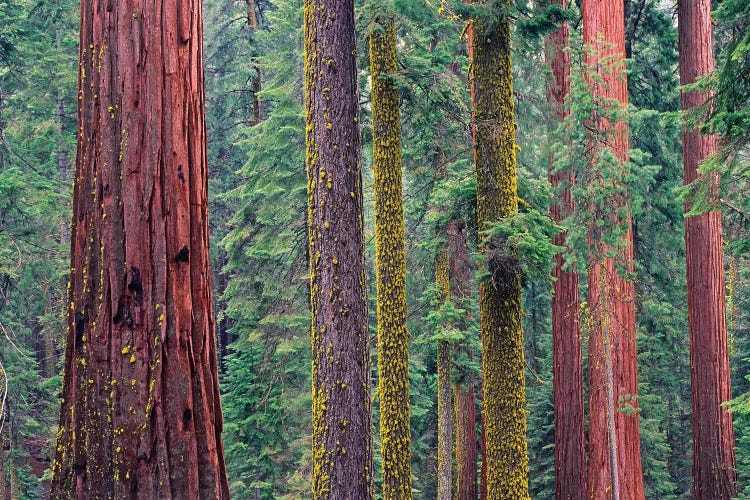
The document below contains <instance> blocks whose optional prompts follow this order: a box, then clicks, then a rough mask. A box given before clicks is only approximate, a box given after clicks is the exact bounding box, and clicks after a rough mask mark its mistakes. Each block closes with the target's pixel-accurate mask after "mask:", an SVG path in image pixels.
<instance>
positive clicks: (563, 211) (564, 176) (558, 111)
mask: <svg viewBox="0 0 750 500" xmlns="http://www.w3.org/2000/svg"><path fill="white" fill-rule="evenodd" d="M551 3H557V4H559V5H560V6H561V7H563V8H566V7H567V0H552V2H551ZM568 36H569V32H568V23H567V21H563V22H562V24H561V25H560V28H558V29H557V31H555V32H554V33H552V34H551V35H549V36H548V37H547V39H546V41H545V45H546V54H547V62H548V64H549V65H550V67H551V68H552V74H551V75H550V76H549V77H548V79H547V103H548V104H549V105H550V108H551V109H550V134H551V135H552V133H553V131H554V128H555V127H557V126H558V125H559V123H560V122H561V121H562V120H564V119H565V117H566V116H568V115H569V114H570V110H569V108H568V104H567V102H566V100H567V99H569V98H570V53H569V52H568V50H567V47H568ZM549 159H550V167H549V168H550V172H549V180H550V184H551V185H552V187H553V189H556V190H557V191H559V192H560V195H559V196H558V197H557V200H556V201H555V202H553V204H552V206H551V207H550V215H551V216H552V219H553V220H554V221H555V222H560V221H562V220H563V219H564V218H565V217H567V216H568V215H569V214H570V213H571V212H572V211H573V210H574V208H575V205H574V203H573V195H572V193H571V191H570V186H571V184H572V181H573V172H572V170H573V165H572V164H568V165H555V164H554V158H553V155H552V154H551V153H550V157H549ZM553 243H554V244H555V245H558V246H561V247H565V246H566V238H565V233H560V234H556V235H555V236H554V238H553ZM562 265H563V254H558V255H556V256H555V266H554V268H553V270H552V276H553V277H554V278H555V282H554V284H553V296H552V365H553V366H552V386H553V399H554V405H555V495H556V497H557V498H558V499H564V500H583V499H584V498H585V497H586V491H587V489H588V488H587V487H586V481H587V480H588V475H587V473H588V471H587V469H586V431H585V423H584V406H583V359H582V356H583V354H582V352H583V351H582V348H581V328H580V324H579V315H578V307H579V299H578V273H577V272H575V271H565V270H563V268H562Z"/></svg>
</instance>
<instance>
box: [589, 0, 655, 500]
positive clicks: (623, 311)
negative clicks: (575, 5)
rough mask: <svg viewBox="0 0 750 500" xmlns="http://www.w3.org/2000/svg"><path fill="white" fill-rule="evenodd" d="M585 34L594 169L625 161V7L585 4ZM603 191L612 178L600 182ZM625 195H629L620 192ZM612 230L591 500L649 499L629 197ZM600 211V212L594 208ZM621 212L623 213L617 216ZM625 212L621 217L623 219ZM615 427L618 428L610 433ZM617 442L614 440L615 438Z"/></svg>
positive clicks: (594, 295)
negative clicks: (605, 161)
mask: <svg viewBox="0 0 750 500" xmlns="http://www.w3.org/2000/svg"><path fill="white" fill-rule="evenodd" d="M582 13H583V36H584V43H585V44H586V58H585V59H586V67H587V71H589V72H591V73H596V74H597V77H595V78H592V77H591V76H590V75H588V76H587V77H588V78H589V83H590V84H591V86H592V89H593V93H594V102H595V103H596V104H597V105H598V106H600V107H601V108H603V109H599V110H598V111H597V116H595V117H593V123H592V124H591V126H592V128H593V129H595V133H594V134H592V137H591V142H590V145H589V149H590V153H591V160H590V161H591V165H590V168H591V169H592V170H593V169H594V168H595V163H596V158H597V155H598V153H599V152H600V151H601V149H602V148H604V147H609V148H611V150H612V153H613V154H614V155H615V156H616V157H617V159H618V161H620V162H626V161H628V149H629V140H628V131H627V124H626V123H625V122H624V121H623V120H622V119H620V120H618V121H616V122H615V123H612V122H611V120H610V119H608V117H607V115H608V114H609V113H608V112H609V111H612V110H613V109H614V108H613V106H620V107H625V106H627V102H628V94H627V80H626V77H625V75H624V73H623V72H624V70H625V60H624V57H625V22H624V6H623V2H621V1H617V0H584V1H583V5H582ZM593 182H594V183H595V184H596V183H599V184H597V185H605V184H606V183H607V182H611V181H610V180H608V179H603V178H600V177H595V178H594V180H593ZM621 193H626V191H625V190H624V189H623V190H622V191H621ZM607 204H608V206H607V209H608V211H607V214H609V215H607V214H604V215H602V214H601V213H597V214H595V218H596V217H604V218H605V219H606V218H609V220H610V221H611V223H612V224H623V225H625V226H626V227H624V228H621V230H622V231H623V232H624V236H623V238H624V239H625V241H624V243H623V245H622V246H621V250H620V251H619V255H618V258H617V259H615V258H613V257H608V256H607V252H608V251H609V248H608V246H607V245H606V244H605V243H603V242H602V239H601V238H600V236H599V235H598V234H597V229H596V228H592V230H591V233H590V244H591V248H592V250H591V254H590V258H589V277H588V290H589V292H588V295H589V308H590V322H589V485H588V487H589V495H588V496H589V498H595V499H609V498H617V499H619V498H622V499H625V498H627V499H639V498H643V497H644V490H643V474H642V471H641V455H640V438H639V432H640V423H639V420H638V378H637V371H636V343H635V303H634V298H635V297H634V287H633V282H632V281H631V280H630V279H628V277H627V276H623V275H622V273H621V270H622V269H623V268H624V269H625V270H627V271H628V272H629V273H631V272H632V271H633V233H632V222H631V218H630V210H629V201H628V200H627V197H626V196H625V195H619V196H615V197H613V198H612V199H609V200H608V201H607ZM592 210H598V209H595V208H594V209H592ZM618 212H619V215H614V214H616V213H618ZM623 214H624V215H623ZM610 422H614V429H612V428H611V427H612V426H611V425H610ZM612 438H614V439H612Z"/></svg>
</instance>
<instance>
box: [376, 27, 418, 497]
mask: <svg viewBox="0 0 750 500" xmlns="http://www.w3.org/2000/svg"><path fill="white" fill-rule="evenodd" d="M397 71H398V67H397V59H396V24H395V20H394V17H393V16H392V15H389V14H383V15H380V16H378V17H377V18H376V19H375V21H374V22H373V23H372V25H371V33H370V74H371V76H372V158H373V174H374V177H375V182H374V184H373V190H374V192H375V260H376V262H375V276H376V284H377V294H378V297H377V315H378V381H379V382H378V397H379V399H380V447H381V452H382V455H383V498H384V499H385V500H409V499H410V498H412V492H411V438H410V423H409V415H410V413H409V332H408V331H407V329H406V254H405V251H404V246H405V241H404V205H403V194H402V187H401V186H402V181H401V119H400V113H399V97H398V92H397V90H396V87H395V85H394V83H393V80H392V78H391V77H392V75H395V74H396V72H397Z"/></svg>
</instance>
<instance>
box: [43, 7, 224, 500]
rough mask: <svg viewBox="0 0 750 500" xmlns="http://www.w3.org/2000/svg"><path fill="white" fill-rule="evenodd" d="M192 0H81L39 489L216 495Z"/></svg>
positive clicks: (219, 465) (59, 494)
mask: <svg viewBox="0 0 750 500" xmlns="http://www.w3.org/2000/svg"><path fill="white" fill-rule="evenodd" d="M201 11H202V6H201V2H200V1H199V0H186V1H182V2H171V3H170V2H167V3H164V4H162V3H154V2H143V1H127V2H111V1H102V0H87V1H84V2H81V38H80V41H81V43H80V68H79V101H78V103H79V113H78V115H79V135H78V155H77V162H76V178H75V188H74V202H73V203H74V206H73V214H74V215H73V224H72V226H71V244H72V250H71V260H72V269H71V274H70V284H69V290H68V300H69V310H68V335H67V344H66V350H65V377H64V383H63V392H62V399H63V401H62V410H61V416H60V429H59V432H58V437H57V448H56V453H55V460H54V464H53V466H52V470H53V481H52V486H51V488H52V491H51V498H55V499H58V498H79V499H80V498H102V499H105V498H118V499H120V498H162V499H170V498H173V499H184V498H228V497H229V492H228V486H227V480H226V474H225V466H224V456H223V449H222V442H221V429H222V419H221V406H220V400H219V386H218V380H217V366H216V365H217V361H216V347H215V330H214V316H213V311H212V302H211V281H210V276H211V274H210V272H209V268H208V263H209V255H208V224H207V219H206V211H207V200H208V183H207V162H206V142H205V124H204V115H205V113H204V88H203V62H202V59H203V48H202V38H203V27H202V20H201Z"/></svg>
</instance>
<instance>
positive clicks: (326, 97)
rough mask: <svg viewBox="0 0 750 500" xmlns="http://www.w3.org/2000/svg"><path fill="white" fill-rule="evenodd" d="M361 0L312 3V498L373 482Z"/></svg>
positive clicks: (308, 33) (359, 490)
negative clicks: (357, 32)
mask: <svg viewBox="0 0 750 500" xmlns="http://www.w3.org/2000/svg"><path fill="white" fill-rule="evenodd" d="M355 54H356V47H355V39H354V2H353V0H333V1H330V2H326V3H325V5H323V4H322V3H319V2H317V1H314V0H305V113H306V121H307V139H306V141H307V159H306V163H307V179H308V209H309V211H308V241H309V249H308V252H309V258H310V299H311V307H312V333H311V335H312V400H313V402H312V425H313V437H312V439H313V442H312V446H313V450H312V454H313V470H312V476H313V478H312V481H313V484H312V494H313V498H316V499H320V498H326V499H327V498H331V499H342V500H343V499H350V498H357V499H363V500H365V499H368V498H372V496H373V489H372V474H373V470H372V429H371V426H372V417H371V411H370V408H371V404H370V366H369V357H370V356H369V335H368V330H367V297H366V290H367V284H366V282H365V261H364V236H363V233H362V224H363V221H362V171H361V167H360V138H359V123H358V121H359V101H358V95H357V78H356V69H357V65H356V57H355Z"/></svg>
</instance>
